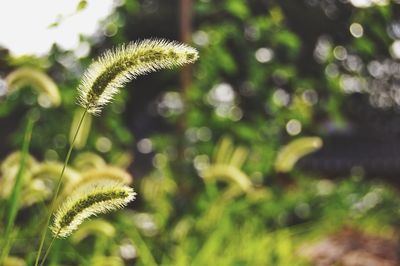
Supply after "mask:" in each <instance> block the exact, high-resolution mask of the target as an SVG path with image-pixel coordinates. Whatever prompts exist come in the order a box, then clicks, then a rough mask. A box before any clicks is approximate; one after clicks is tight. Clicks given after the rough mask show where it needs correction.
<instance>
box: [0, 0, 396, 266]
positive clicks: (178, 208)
mask: <svg viewBox="0 0 400 266" xmlns="http://www.w3.org/2000/svg"><path fill="white" fill-rule="evenodd" d="M398 11H399V5H398V4H397V2H396V1H352V2H348V1H338V0H305V1H252V0H248V1H245V0H229V1H228V0H225V1H219V0H218V1H217V0H201V1H194V3H193V10H192V12H193V18H192V22H191V24H192V35H191V42H192V45H194V46H195V47H196V48H197V49H198V50H199V53H200V60H199V61H198V62H197V63H196V64H195V65H194V66H193V68H192V69H190V70H189V71H191V73H192V78H191V82H190V84H189V86H185V87H184V88H183V86H182V77H181V79H180V75H181V74H180V72H179V71H167V72H162V73H155V74H151V75H149V76H145V77H141V78H139V79H137V80H136V81H134V82H132V83H131V84H129V85H127V86H126V89H124V90H123V91H122V92H121V94H120V95H118V97H117V98H116V100H115V101H114V102H113V103H112V104H111V105H110V106H108V107H107V108H106V110H104V114H103V115H102V117H101V118H98V117H94V118H93V120H92V125H91V128H90V133H89V136H88V140H87V144H86V146H85V147H84V148H82V149H81V150H78V151H75V152H74V157H75V160H78V159H77V158H79V157H78V156H80V155H81V154H83V153H85V152H93V153H97V154H98V155H99V156H101V157H102V158H103V159H104V160H105V161H106V162H107V164H109V165H114V166H118V167H120V168H122V169H126V168H127V169H128V171H129V172H130V173H132V174H133V176H134V182H133V184H134V187H135V189H136V191H137V192H138V199H137V200H136V201H135V202H134V203H133V204H132V206H130V209H129V210H126V211H121V212H118V213H114V214H112V215H108V216H107V221H105V220H103V217H102V218H99V219H96V220H93V221H91V222H88V223H87V224H86V225H83V226H82V228H81V229H80V230H79V231H78V232H77V233H76V234H75V235H73V236H72V237H71V238H70V239H67V240H63V241H59V242H58V243H57V244H56V246H55V248H54V251H53V252H52V254H51V258H50V263H51V265H58V264H64V265H68V264H77V263H78V264H80V265H158V264H162V265H206V264H208V263H209V262H211V261H212V262H213V263H214V264H215V265H303V264H304V265H309V264H310V261H311V259H312V258H310V256H309V257H308V258H305V257H306V256H304V254H303V253H305V252H302V251H301V250H302V249H301V247H302V246H304V245H309V244H308V243H313V241H316V240H318V239H321V238H324V237H325V236H327V235H330V234H333V233H335V232H337V231H340V230H341V228H343V227H350V228H356V229H357V230H361V231H364V232H367V233H369V234H372V235H378V236H384V237H387V238H393V232H395V231H396V230H397V226H398V224H399V221H400V220H399V218H400V217H399V214H400V212H399V208H398V206H399V205H398V203H399V200H400V199H399V197H398V195H397V191H396V190H395V188H394V187H393V185H389V184H388V183H387V178H388V177H390V176H394V175H397V173H398V171H397V172H396V169H397V168H396V165H397V163H396V162H397V161H396V159H397V157H395V158H394V159H393V158H392V159H393V160H394V161H390V160H389V159H390V158H389V157H384V158H388V159H387V160H386V161H385V162H386V164H385V167H384V168H379V167H378V168H377V170H376V169H375V171H369V170H371V169H372V168H368V165H369V164H372V165H374V163H375V164H378V166H379V165H383V164H384V163H380V162H377V160H378V159H377V156H374V150H371V147H372V146H368V145H372V144H371V143H373V144H376V143H378V144H380V143H382V142H388V143H389V144H390V143H394V144H393V145H395V143H397V142H396V136H398V126H397V123H396V122H397V121H398V118H397V113H398V107H397V104H398V103H399V101H400V98H399V95H400V94H399V93H398V89H399V88H398V79H399V73H400V72H399V70H400V67H399V66H400V65H399V63H398V58H400V42H399V40H398V39H399V38H400V30H399V27H400V26H399V21H398V20H397V17H396V14H397V13H398ZM102 27H103V28H102V29H103V32H104V36H102V38H100V40H95V39H91V38H88V37H81V42H87V43H89V44H90V54H89V55H87V56H84V57H82V58H74V57H73V53H72V52H70V51H63V50H62V49H60V48H59V47H57V46H56V45H55V46H54V47H53V49H52V51H51V53H50V54H49V56H48V57H44V58H35V57H29V56H26V57H19V58H13V57H10V56H9V55H8V53H7V51H6V50H4V51H2V52H1V55H2V56H1V57H0V58H1V65H0V71H1V73H2V74H3V76H6V75H7V74H8V73H10V72H11V71H12V70H15V69H17V68H19V67H21V66H34V67H36V68H38V69H41V70H42V71H43V72H46V73H47V74H48V75H49V76H50V77H52V78H53V79H54V80H55V81H56V83H57V85H58V86H59V88H60V92H61V96H62V103H61V106H59V107H58V108H46V107H47V106H46V104H44V103H43V102H42V103H41V102H40V101H39V100H37V99H40V97H39V98H38V93H37V92H36V91H35V90H28V88H26V89H21V90H19V91H17V92H15V93H13V94H11V95H9V96H7V97H4V98H3V99H2V102H1V105H0V115H1V120H0V132H1V136H3V137H2V140H1V143H2V144H1V145H2V147H3V149H2V150H1V155H2V158H6V156H7V155H8V154H9V153H10V152H11V151H13V150H18V149H20V146H21V143H22V139H23V135H24V128H25V124H26V121H27V119H28V117H29V116H32V114H33V116H34V117H35V119H36V123H35V126H34V130H33V135H32V142H31V146H30V153H31V154H33V155H34V156H35V157H36V158H38V160H39V161H48V160H50V161H59V160H62V159H63V158H64V156H65V152H66V147H67V145H68V139H69V135H68V134H66V133H67V132H68V133H69V131H70V126H71V121H72V119H73V114H74V112H75V110H76V109H77V105H76V103H75V97H76V86H77V84H78V82H79V78H80V76H81V74H82V72H83V70H84V69H85V68H86V67H87V66H88V64H89V63H90V62H91V60H92V58H94V57H96V56H97V55H98V54H99V53H100V52H101V51H103V50H104V49H106V48H110V47H112V46H114V45H117V44H120V43H124V42H129V41H131V40H136V39H141V38H148V37H163V38H168V39H180V33H179V2H178V1H172V0H169V1H165V0H163V1H161V0H144V1H133V0H132V1H131V0H127V1H125V2H124V3H123V4H121V5H120V6H119V7H118V8H117V10H116V12H115V13H114V14H112V15H111V17H110V18H109V19H107V20H106V21H104V23H103V26H102ZM27 87H29V86H27ZM60 121H62V123H60ZM343 135H344V136H353V138H354V140H355V142H354V143H359V146H361V147H362V148H363V149H361V150H360V151H364V150H366V151H367V154H366V156H365V157H366V159H365V160H364V161H360V160H359V159H358V157H356V158H355V159H354V158H353V157H351V156H350V155H349V156H350V157H349V156H347V150H340V149H337V150H335V149H330V147H332V145H330V143H331V141H332V138H336V137H337V136H339V137H340V136H343ZM307 136H319V137H320V138H321V139H322V141H323V143H324V145H325V144H326V146H325V147H327V148H325V147H324V148H322V150H321V151H319V153H317V156H316V157H317V159H316V157H312V156H309V157H306V158H303V159H302V160H301V161H300V166H303V167H300V168H297V167H295V168H293V169H290V171H289V172H285V173H281V172H279V171H277V170H276V168H274V167H275V163H276V159H277V155H278V152H279V151H280V150H281V149H282V147H284V146H285V145H286V144H288V143H290V142H291V141H293V140H295V139H297V138H302V137H307ZM365 138H367V139H368V140H369V142H367V143H365V142H363V139H365ZM355 145H356V144H355ZM357 147H358V146H357ZM373 147H375V146H373ZM393 147H394V146H393ZM348 149H353V146H348ZM354 149H355V150H357V148H354ZM393 149H394V148H393ZM297 152H298V151H297ZM385 152H386V153H385ZM387 153H390V151H385V150H384V151H383V154H387ZM293 154H294V155H293ZM318 154H320V155H321V156H322V158H326V159H325V161H324V160H318ZM326 154H328V155H326ZM390 154H391V153H390ZM291 155H293V156H298V157H301V156H302V154H296V151H295V150H293V151H291ZM356 155H357V156H360V155H359V154H356ZM395 155H396V154H395ZM323 156H327V157H323ZM352 156H353V155H352ZM354 156H355V155H354ZM307 158H308V159H307ZM313 158H314V159H313ZM332 158H333V159H332ZM336 158H338V159H337V160H336ZM335 160H336V161H335ZM78 161H79V160H78ZM354 162H355V163H354ZM77 168H79V167H77ZM221 169H222V170H221ZM393 169H394V170H393ZM338 173H339V174H338ZM4 176H5V172H2V179H5V178H4ZM6 202H7V198H3V201H2V202H1V204H2V205H4V206H5V204H6ZM46 204H47V201H40V202H36V203H35V204H33V205H32V206H28V207H26V206H24V207H22V208H21V209H20V210H19V213H18V217H17V222H16V227H15V228H16V229H15V230H14V232H13V233H14V235H15V241H13V247H12V249H11V252H10V256H12V257H14V259H15V260H16V258H15V257H19V258H21V259H22V260H25V261H26V263H27V265H30V264H31V263H32V259H34V252H35V250H36V247H37V246H36V245H34V244H32V246H30V245H29V246H27V245H26V241H30V242H31V243H36V242H37V241H38V239H37V237H38V236H37V235H35V232H36V231H35V230H34V229H33V228H34V227H35V226H36V225H37V224H38V223H40V218H41V214H42V213H43V212H44V210H45V209H44V206H46ZM3 218H4V217H3ZM3 220H4V219H3ZM0 225H1V227H0V229H4V223H3V224H0ZM99 228H103V229H101V230H99ZM106 228H110V229H109V230H107V229H106ZM110 243H111V244H110ZM299 257H300V259H299ZM9 259H10V261H11V258H9ZM100 261H102V262H103V264H100ZM20 263H21V264H18V265H24V264H23V262H20ZM9 265H17V264H9ZM349 265H350V264H349ZM393 265H395V264H393Z"/></svg>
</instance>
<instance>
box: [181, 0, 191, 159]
mask: <svg viewBox="0 0 400 266" xmlns="http://www.w3.org/2000/svg"><path fill="white" fill-rule="evenodd" d="M192 6H193V2H192V0H180V41H181V42H183V43H190V42H191V33H192ZM191 82H192V78H191V67H190V65H188V66H186V67H184V68H183V69H182V72H181V76H180V89H181V96H182V101H183V104H184V106H185V108H186V109H187V108H188V96H187V90H188V88H189V87H190V84H191ZM185 113H186V110H185V111H184V112H183V114H182V115H181V118H180V121H179V125H178V127H179V128H178V130H179V137H180V140H179V147H178V149H179V151H178V153H179V159H183V152H184V133H185V129H186V115H185Z"/></svg>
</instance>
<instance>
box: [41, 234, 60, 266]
mask: <svg viewBox="0 0 400 266" xmlns="http://www.w3.org/2000/svg"><path fill="white" fill-rule="evenodd" d="M57 235H58V234H57ZM55 240H56V236H53V238H52V239H51V242H50V245H49V247H48V248H47V250H46V252H45V253H44V256H43V259H42V262H41V263H40V266H43V264H44V262H45V261H46V259H47V256H48V255H49V253H50V250H51V247H52V246H53V244H54V241H55Z"/></svg>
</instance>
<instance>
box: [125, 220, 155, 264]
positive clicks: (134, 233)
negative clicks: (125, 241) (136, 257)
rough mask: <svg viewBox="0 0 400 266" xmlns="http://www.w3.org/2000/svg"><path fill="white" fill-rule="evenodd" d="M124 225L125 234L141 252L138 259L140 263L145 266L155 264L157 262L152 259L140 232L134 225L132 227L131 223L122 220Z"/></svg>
mask: <svg viewBox="0 0 400 266" xmlns="http://www.w3.org/2000/svg"><path fill="white" fill-rule="evenodd" d="M124 227H126V228H125V230H127V234H128V235H129V236H130V237H131V238H132V239H133V241H134V242H135V244H136V245H137V248H138V250H139V252H140V254H141V256H140V260H141V262H142V264H143V265H147V266H157V265H158V264H157V262H156V260H155V259H154V257H153V254H152V253H151V251H150V249H149V247H147V244H146V242H145V241H144V239H143V238H142V237H141V235H140V232H138V230H137V229H136V227H132V225H131V224H128V223H127V222H126V221H124Z"/></svg>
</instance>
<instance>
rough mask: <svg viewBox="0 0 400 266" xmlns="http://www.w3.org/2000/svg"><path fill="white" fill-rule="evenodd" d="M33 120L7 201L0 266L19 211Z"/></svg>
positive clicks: (8, 245)
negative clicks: (6, 218)
mask: <svg viewBox="0 0 400 266" xmlns="http://www.w3.org/2000/svg"><path fill="white" fill-rule="evenodd" d="M33 124H34V119H32V118H31V117H29V118H28V123H27V125H26V130H25V134H24V140H23V143H22V149H21V161H20V164H19V169H18V172H17V175H16V177H15V184H14V187H13V190H12V193H11V197H10V200H9V201H8V221H7V226H6V230H5V233H4V245H3V247H2V252H1V256H0V265H3V262H4V259H5V258H6V257H7V256H8V253H9V251H10V243H11V242H10V234H11V232H12V229H13V226H14V222H15V218H16V217H17V213H18V209H19V200H20V195H21V189H22V185H23V182H22V181H23V174H24V172H25V167H26V160H27V157H28V152H29V145H30V142H31V136H32V130H33Z"/></svg>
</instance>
